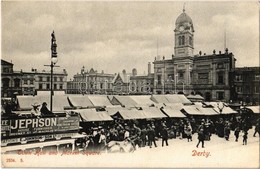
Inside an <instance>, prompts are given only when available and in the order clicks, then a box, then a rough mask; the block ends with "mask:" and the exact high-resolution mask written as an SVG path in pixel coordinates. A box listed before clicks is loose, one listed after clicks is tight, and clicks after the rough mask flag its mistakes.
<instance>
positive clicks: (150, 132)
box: [147, 125, 157, 148]
mask: <svg viewBox="0 0 260 169" xmlns="http://www.w3.org/2000/svg"><path fill="white" fill-rule="evenodd" d="M147 130H148V131H147V136H148V144H149V146H150V148H152V142H153V143H154V146H155V147H157V145H156V142H155V130H154V129H153V127H151V126H150V125H148V129H147Z"/></svg>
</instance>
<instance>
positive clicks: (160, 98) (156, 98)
mask: <svg viewBox="0 0 260 169" xmlns="http://www.w3.org/2000/svg"><path fill="white" fill-rule="evenodd" d="M151 100H152V101H154V102H155V103H170V102H169V101H168V99H167V98H166V97H165V96H164V95H152V96H151Z"/></svg>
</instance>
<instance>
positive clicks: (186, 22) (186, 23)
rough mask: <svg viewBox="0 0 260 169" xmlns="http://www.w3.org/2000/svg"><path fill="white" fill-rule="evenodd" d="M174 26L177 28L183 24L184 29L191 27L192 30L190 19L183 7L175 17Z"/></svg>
mask: <svg viewBox="0 0 260 169" xmlns="http://www.w3.org/2000/svg"><path fill="white" fill-rule="evenodd" d="M175 26H176V29H179V28H180V27H181V26H183V27H184V29H191V30H192V31H194V29H193V22H192V19H191V17H190V16H189V15H187V14H186V13H185V10H184V9H183V12H182V14H180V15H179V16H178V18H177V19H176V22H175Z"/></svg>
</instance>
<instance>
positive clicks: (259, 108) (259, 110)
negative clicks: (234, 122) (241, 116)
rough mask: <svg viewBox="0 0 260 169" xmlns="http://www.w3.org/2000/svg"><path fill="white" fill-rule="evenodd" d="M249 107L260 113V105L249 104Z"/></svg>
mask: <svg viewBox="0 0 260 169" xmlns="http://www.w3.org/2000/svg"><path fill="white" fill-rule="evenodd" d="M247 108H249V109H251V110H252V111H253V112H254V113H258V114H259V113H260V107H259V106H247Z"/></svg>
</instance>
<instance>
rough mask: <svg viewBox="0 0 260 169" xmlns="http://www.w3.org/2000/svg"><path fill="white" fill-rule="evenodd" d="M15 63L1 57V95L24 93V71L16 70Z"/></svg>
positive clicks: (11, 95)
mask: <svg viewBox="0 0 260 169" xmlns="http://www.w3.org/2000/svg"><path fill="white" fill-rule="evenodd" d="M13 65H14V64H13V63H10V62H7V61H5V60H2V59H1V83H2V85H1V97H13V96H14V95H15V94H22V76H23V73H22V71H14V70H13Z"/></svg>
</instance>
